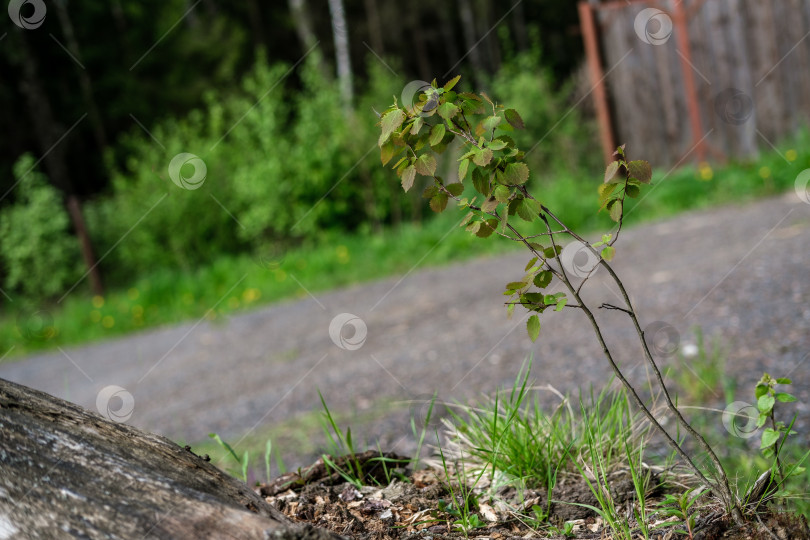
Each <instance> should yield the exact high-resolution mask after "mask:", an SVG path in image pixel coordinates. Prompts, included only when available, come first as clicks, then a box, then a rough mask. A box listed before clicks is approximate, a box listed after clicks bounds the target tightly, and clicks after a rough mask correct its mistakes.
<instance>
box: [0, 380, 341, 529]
mask: <svg viewBox="0 0 810 540" xmlns="http://www.w3.org/2000/svg"><path fill="white" fill-rule="evenodd" d="M65 537H78V538H90V539H95V538H161V539H163V538H211V539H213V538H245V539H252V538H261V539H267V538H276V539H284V540H297V539H304V538H306V539H307V540H316V539H318V540H319V539H324V540H325V539H337V538H340V537H339V536H337V535H334V534H332V533H329V532H327V531H325V530H322V529H317V528H314V527H312V526H301V525H298V524H295V523H293V522H292V521H291V520H290V519H289V518H287V517H286V516H285V515H284V514H282V513H281V512H279V511H278V510H276V509H275V508H273V507H272V506H270V505H269V504H267V503H266V502H265V501H264V499H263V498H262V497H261V496H260V495H259V494H257V493H255V492H254V491H253V490H252V489H251V488H249V487H248V486H247V485H246V484H244V483H243V482H241V481H239V480H237V479H236V478H233V477H231V476H229V475H227V474H225V473H223V472H222V471H220V470H219V469H217V468H216V467H215V466H214V465H212V464H211V463H209V462H208V461H206V460H204V459H203V458H201V457H199V456H197V455H195V454H193V453H192V452H191V451H190V450H188V449H184V448H181V447H179V446H178V445H176V444H175V443H173V442H171V441H170V440H168V439H166V438H165V437H161V436H158V435H154V434H152V433H148V432H145V431H142V430H140V429H136V428H134V427H132V426H128V425H126V424H121V423H115V422H111V421H109V420H107V419H105V418H102V417H101V416H99V415H97V414H94V413H91V412H88V411H86V410H84V409H82V408H81V407H79V406H77V405H74V404H72V403H69V402H66V401H63V400H61V399H58V398H55V397H53V396H50V395H48V394H45V393H43V392H39V391H37V390H33V389H31V388H27V387H25V386H21V385H18V384H15V383H11V382H8V381H5V380H3V379H0V540H3V539H7V538H65Z"/></svg>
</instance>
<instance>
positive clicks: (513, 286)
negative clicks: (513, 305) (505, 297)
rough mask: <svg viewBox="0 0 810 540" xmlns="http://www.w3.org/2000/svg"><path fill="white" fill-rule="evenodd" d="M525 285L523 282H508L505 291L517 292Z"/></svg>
mask: <svg viewBox="0 0 810 540" xmlns="http://www.w3.org/2000/svg"><path fill="white" fill-rule="evenodd" d="M526 285H528V283H526V282H525V281H510V282H509V283H507V284H506V290H507V291H519V290H520V289H522V288H523V287H525V286H526Z"/></svg>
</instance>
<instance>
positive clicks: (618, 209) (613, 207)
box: [608, 200, 622, 223]
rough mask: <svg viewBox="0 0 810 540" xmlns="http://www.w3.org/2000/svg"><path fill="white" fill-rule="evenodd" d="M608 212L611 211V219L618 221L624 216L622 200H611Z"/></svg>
mask: <svg viewBox="0 0 810 540" xmlns="http://www.w3.org/2000/svg"><path fill="white" fill-rule="evenodd" d="M608 212H610V219H612V220H613V221H615V222H616V223H618V222H619V220H620V219H621V218H622V202H621V201H619V200H615V201H611V202H609V203H608Z"/></svg>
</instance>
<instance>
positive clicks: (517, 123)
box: [503, 109, 526, 129]
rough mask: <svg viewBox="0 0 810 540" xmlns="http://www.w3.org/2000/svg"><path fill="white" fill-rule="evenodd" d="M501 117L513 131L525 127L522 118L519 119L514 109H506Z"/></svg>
mask: <svg viewBox="0 0 810 540" xmlns="http://www.w3.org/2000/svg"><path fill="white" fill-rule="evenodd" d="M503 115H504V116H505V117H506V121H507V122H509V125H511V126H512V127H513V128H515V129H525V128H526V126H525V125H524V124H523V118H521V117H520V115H519V114H518V112H517V111H516V110H515V109H506V110H505V111H503Z"/></svg>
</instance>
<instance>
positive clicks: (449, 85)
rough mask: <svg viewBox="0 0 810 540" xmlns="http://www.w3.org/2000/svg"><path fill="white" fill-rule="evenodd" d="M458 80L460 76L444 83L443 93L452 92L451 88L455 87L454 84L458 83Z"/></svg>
mask: <svg viewBox="0 0 810 540" xmlns="http://www.w3.org/2000/svg"><path fill="white" fill-rule="evenodd" d="M459 79H461V75H456V76H455V77H453V78H452V79H450V80H449V81H447V82H446V83H444V91H445V92H449V91H450V90H452V89H453V87H454V86H455V85H456V83H457V82H458V81H459Z"/></svg>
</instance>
